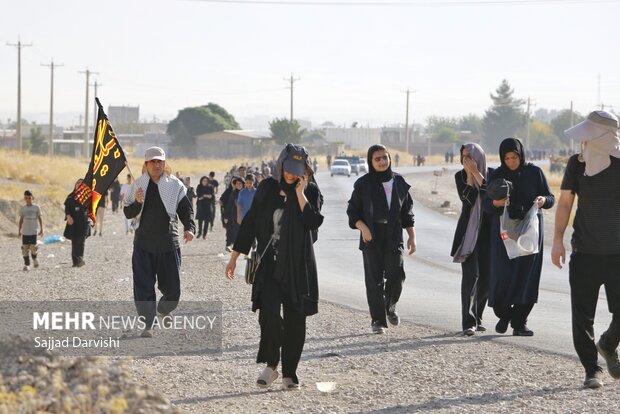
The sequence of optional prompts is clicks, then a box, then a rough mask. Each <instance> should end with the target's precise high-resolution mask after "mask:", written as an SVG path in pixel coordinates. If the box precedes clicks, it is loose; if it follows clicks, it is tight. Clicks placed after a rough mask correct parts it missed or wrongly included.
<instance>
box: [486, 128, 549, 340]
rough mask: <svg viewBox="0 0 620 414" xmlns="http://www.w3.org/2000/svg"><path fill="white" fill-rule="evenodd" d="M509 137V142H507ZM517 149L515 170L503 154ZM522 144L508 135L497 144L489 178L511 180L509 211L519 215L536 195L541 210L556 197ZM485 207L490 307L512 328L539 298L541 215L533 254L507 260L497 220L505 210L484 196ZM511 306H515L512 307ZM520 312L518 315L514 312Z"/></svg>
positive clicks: (521, 326)
mask: <svg viewBox="0 0 620 414" xmlns="http://www.w3.org/2000/svg"><path fill="white" fill-rule="evenodd" d="M509 140H512V141H509ZM515 150H516V152H517V153H518V154H519V157H520V165H519V167H518V168H517V170H515V171H511V170H510V169H509V168H508V167H507V166H506V164H505V163H504V155H505V154H506V153H507V152H515ZM523 153H524V152H523V146H522V144H521V142H520V141H518V140H516V139H513V138H509V139H506V140H504V142H502V145H501V146H500V159H501V162H502V164H501V166H500V167H498V168H497V169H495V170H494V171H493V173H492V174H491V176H490V177H489V183H491V182H493V181H494V180H497V179H501V178H504V179H506V180H508V181H510V182H512V185H513V190H512V192H511V193H510V199H509V202H510V207H509V210H508V211H509V212H510V213H511V215H514V217H513V218H518V217H519V216H521V218H522V215H524V214H525V213H526V212H527V211H528V210H529V209H530V207H532V205H533V204H534V200H535V199H536V197H538V196H543V197H545V198H546V201H545V204H544V205H543V206H542V208H544V209H548V208H551V207H553V205H554V204H555V197H554V195H553V194H552V193H551V190H550V189H549V185H548V184H547V179H546V178H545V175H544V174H543V171H542V170H541V169H540V168H539V167H537V166H536V165H534V164H531V163H526V162H525V156H524V155H523ZM483 208H484V210H485V211H486V212H487V213H488V214H489V215H490V218H491V226H490V228H491V238H490V246H491V252H490V253H491V274H490V275H491V277H490V280H489V306H491V307H493V310H494V311H495V314H496V315H497V316H498V317H499V318H500V319H506V320H510V319H512V326H513V328H515V329H521V328H523V325H525V322H526V320H527V315H528V314H529V312H530V311H531V308H532V307H533V305H534V303H536V302H537V301H538V286H539V284H540V274H541V270H542V259H543V229H544V225H543V214H542V211H539V212H538V221H539V228H538V231H539V238H538V250H539V252H538V253H536V254H532V255H529V256H521V257H517V258H515V259H509V258H508V255H507V254H506V248H505V247H504V242H503V241H502V239H501V237H500V224H499V219H500V216H501V215H502V213H503V212H504V208H503V207H495V206H493V201H492V200H491V199H490V198H489V197H488V196H487V197H486V198H485V199H484V201H483ZM513 305H517V307H514V306H513ZM518 305H524V306H525V309H524V310H523V311H519V309H518ZM515 312H517V313H519V312H521V314H519V315H515V314H514V313H515Z"/></svg>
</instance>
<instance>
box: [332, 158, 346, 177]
mask: <svg viewBox="0 0 620 414" xmlns="http://www.w3.org/2000/svg"><path fill="white" fill-rule="evenodd" d="M329 172H330V174H331V176H332V177H333V176H334V175H346V176H347V177H350V176H351V164H349V161H347V160H334V162H332V166H331V167H330V171H329Z"/></svg>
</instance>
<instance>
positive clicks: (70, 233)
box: [64, 178, 90, 267]
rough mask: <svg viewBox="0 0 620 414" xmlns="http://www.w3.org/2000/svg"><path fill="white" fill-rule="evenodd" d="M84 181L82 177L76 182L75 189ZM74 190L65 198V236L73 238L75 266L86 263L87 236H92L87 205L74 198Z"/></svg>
mask: <svg viewBox="0 0 620 414" xmlns="http://www.w3.org/2000/svg"><path fill="white" fill-rule="evenodd" d="M82 181H83V180H82V179H81V178H80V179H79V180H77V181H76V182H75V185H74V187H73V191H75V190H77V188H78V187H79V186H80V184H82ZM73 191H72V192H71V193H70V194H69V195H68V196H67V198H66V200H65V220H66V221H67V225H66V226H65V232H64V236H65V238H66V239H69V240H71V261H72V262H73V267H82V266H84V265H85V264H86V263H85V262H84V246H85V244H86V238H87V237H88V236H90V220H89V219H88V216H87V215H86V207H84V205H83V204H82V203H80V202H79V201H77V200H76V199H75V198H73Z"/></svg>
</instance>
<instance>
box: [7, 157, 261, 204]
mask: <svg viewBox="0 0 620 414" xmlns="http://www.w3.org/2000/svg"><path fill="white" fill-rule="evenodd" d="M128 161H129V166H130V168H131V171H132V173H133V174H134V176H139V175H140V174H141V170H142V164H143V161H142V160H141V159H139V158H136V157H129V160H128ZM88 162H89V160H86V159H82V158H72V157H62V156H55V157H52V158H49V157H47V156H44V155H34V154H29V153H20V152H18V151H12V150H7V149H0V185H1V186H2V199H5V200H10V201H19V200H21V199H22V198H23V194H24V190H25V189H26V188H30V189H32V190H33V191H34V192H35V195H36V197H37V198H39V199H41V198H45V199H48V200H50V201H57V202H61V201H64V199H65V197H66V196H67V194H68V193H69V192H70V191H71V189H72V188H73V184H74V183H75V180H77V179H78V178H80V177H83V176H84V174H85V173H86V170H87V169H88ZM242 162H260V160H244V159H229V160H209V161H202V160H190V159H186V158H177V159H175V158H172V159H170V160H169V161H168V164H169V165H170V167H171V168H172V171H173V172H177V171H179V172H180V173H181V175H183V176H190V177H199V176H202V175H206V174H208V173H209V172H210V171H216V172H217V173H218V174H222V173H223V172H224V171H227V170H229V169H230V168H231V167H232V166H233V165H239V164H241V163H242ZM125 173H126V172H122V173H121V179H122V178H123V176H124V174H125ZM123 181H124V179H123Z"/></svg>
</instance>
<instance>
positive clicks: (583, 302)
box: [569, 253, 620, 374]
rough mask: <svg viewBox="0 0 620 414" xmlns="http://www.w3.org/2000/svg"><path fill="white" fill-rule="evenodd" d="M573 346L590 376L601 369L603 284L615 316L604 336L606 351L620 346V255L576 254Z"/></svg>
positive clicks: (571, 269) (573, 265)
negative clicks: (598, 321)
mask: <svg viewBox="0 0 620 414" xmlns="http://www.w3.org/2000/svg"><path fill="white" fill-rule="evenodd" d="M569 281H570V293H571V294H570V297H571V311H572V320H573V344H574V345H575V350H576V351H577V355H578V356H579V360H580V361H581V364H582V365H583V367H584V368H585V370H586V373H588V374H589V373H592V372H594V371H597V370H600V369H601V368H600V366H599V365H598V354H597V351H596V345H595V344H594V315H595V313H596V304H597V302H598V294H599V290H600V288H601V285H604V286H605V293H606V295H607V304H608V308H609V312H611V313H612V315H613V317H612V320H611V324H610V325H609V328H608V329H607V331H606V332H605V333H603V334H602V335H601V344H602V345H603V347H604V348H606V349H609V350H615V349H616V348H617V347H618V343H620V255H594V254H584V253H573V254H572V255H571V257H570V263H569Z"/></svg>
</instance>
